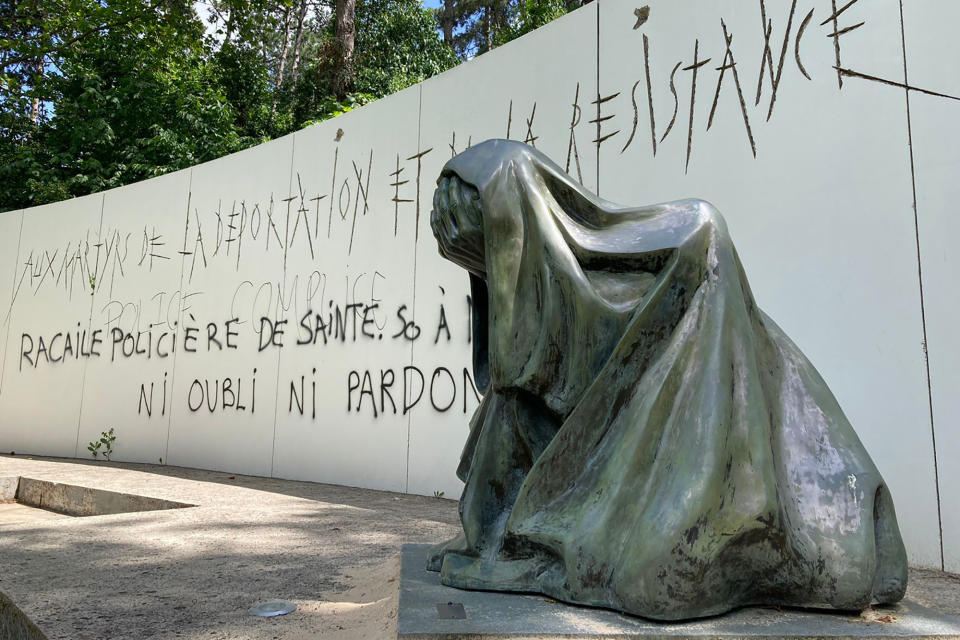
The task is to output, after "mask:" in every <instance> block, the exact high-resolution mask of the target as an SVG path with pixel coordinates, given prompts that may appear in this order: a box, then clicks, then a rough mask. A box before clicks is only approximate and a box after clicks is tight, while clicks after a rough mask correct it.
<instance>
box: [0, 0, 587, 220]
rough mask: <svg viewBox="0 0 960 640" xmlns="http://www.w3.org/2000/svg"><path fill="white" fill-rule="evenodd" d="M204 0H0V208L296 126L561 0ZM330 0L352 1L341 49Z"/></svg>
mask: <svg viewBox="0 0 960 640" xmlns="http://www.w3.org/2000/svg"><path fill="white" fill-rule="evenodd" d="M570 1H571V2H574V4H577V5H578V4H579V0H570ZM203 2H204V4H202V5H197V4H195V2H194V1H193V0H0V211H4V210H8V209H16V208H20V207H27V206H33V205H37V204H43V203H46V202H53V201H56V200H61V199H65V198H69V197H73V196H79V195H84V194H88V193H94V192H96V191H100V190H102V189H107V188H111V187H115V186H119V185H122V184H127V183H130V182H133V181H137V180H141V179H144V178H149V177H152V176H156V175H160V174H163V173H166V172H169V171H174V170H177V169H181V168H184V167H188V166H191V165H194V164H196V163H199V162H203V161H206V160H210V159H213V158H216V157H219V156H221V155H224V154H227V153H230V152H233V151H237V150H240V149H243V148H245V147H248V146H250V145H253V144H258V143H260V142H263V141H266V140H269V139H271V138H274V137H277V136H280V135H283V134H286V133H289V132H291V131H295V130H297V129H299V128H301V127H303V126H306V125H308V124H310V123H313V122H317V121H320V120H324V119H326V118H329V117H333V116H335V115H338V114H340V113H343V112H345V111H349V110H350V109H353V108H355V107H357V106H359V105H362V104H365V103H366V102H369V101H371V100H375V99H377V98H379V97H382V96H385V95H389V94H391V93H394V92H396V91H398V90H400V89H403V88H404V87H407V86H409V85H411V84H414V83H416V82H419V81H421V80H423V79H425V78H428V77H430V76H432V75H434V74H436V73H439V72H441V71H443V70H445V69H448V68H450V67H452V66H454V65H455V64H456V63H457V61H458V58H459V59H465V58H469V57H472V56H474V55H477V54H479V53H483V52H484V51H488V50H489V49H491V48H493V47H495V46H497V45H499V44H502V43H504V42H506V41H508V40H510V39H512V38H514V37H517V36H519V35H522V34H523V33H526V32H527V31H530V30H532V29H534V28H536V27H538V26H540V25H541V24H545V23H546V22H548V21H549V20H551V19H553V18H554V17H557V16H559V15H562V14H563V13H565V12H566V11H567V10H569V9H570V8H572V7H571V6H570V5H569V4H568V3H567V2H566V0H443V2H444V4H443V6H442V7H441V9H440V10H428V9H426V8H424V6H423V4H422V3H421V0H349V1H344V0H340V2H339V3H338V2H337V0H203ZM200 7H202V8H200ZM338 7H339V8H340V10H341V11H349V12H351V14H352V15H350V16H345V18H349V20H346V21H344V22H349V23H351V24H353V34H352V36H351V37H352V38H353V41H352V47H353V48H352V51H351V52H350V56H349V60H347V61H346V62H345V60H344V47H343V45H342V43H343V42H344V37H345V34H344V32H343V31H342V29H341V31H340V32H338V31H337V26H336V25H337V19H336V18H337V16H336V11H337V8H338ZM198 10H199V15H198ZM349 35H350V34H346V36H349ZM441 36H442V37H441ZM337 95H340V98H339V99H338V98H337Z"/></svg>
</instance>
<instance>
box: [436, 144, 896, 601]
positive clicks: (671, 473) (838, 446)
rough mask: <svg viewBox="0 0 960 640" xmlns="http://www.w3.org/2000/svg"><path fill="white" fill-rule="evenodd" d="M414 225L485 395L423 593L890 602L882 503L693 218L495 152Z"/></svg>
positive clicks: (488, 149)
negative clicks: (424, 238) (425, 224)
mask: <svg viewBox="0 0 960 640" xmlns="http://www.w3.org/2000/svg"><path fill="white" fill-rule="evenodd" d="M431 223H432V226H433V229H434V233H435V235H436V237H437V240H438V244H439V248H440V252H441V253H442V254H443V255H444V256H445V257H447V258H448V259H450V260H452V261H453V262H455V263H457V264H459V265H460V266H462V267H464V268H465V269H467V270H468V271H469V272H470V280H471V288H472V291H473V297H474V301H475V302H474V306H473V308H474V310H475V313H474V318H473V321H474V325H475V329H476V330H475V332H474V335H475V336H476V337H477V340H475V344H474V370H475V374H476V378H477V380H478V382H479V384H480V386H482V387H484V388H485V391H486V394H485V396H484V398H483V402H482V403H481V404H480V407H479V408H478V410H477V412H476V414H475V415H474V416H473V418H472V421H471V430H470V436H469V438H468V440H467V443H466V446H465V449H464V452H463V457H462V459H461V462H460V467H459V470H458V473H459V475H460V477H461V479H462V480H463V481H464V482H465V483H466V486H465V488H464V492H463V496H462V497H461V499H460V514H461V520H462V523H463V533H462V534H461V535H460V536H459V537H457V538H456V539H454V540H451V541H449V542H447V543H446V544H444V545H441V546H440V547H438V548H437V549H435V550H434V552H433V553H432V554H431V559H430V561H429V568H431V569H433V570H439V571H440V572H441V579H442V581H443V583H444V584H447V585H451V586H455V587H462V588H468V589H487V590H497V591H525V592H538V593H543V594H545V595H548V596H551V597H553V598H556V599H559V600H564V601H567V602H573V603H578V604H585V605H592V606H599V607H607V608H611V609H616V610H619V611H624V612H627V613H631V614H635V615H640V616H647V617H651V618H657V619H663V620H675V619H683V618H694V617H700V616H709V615H715V614H719V613H723V612H725V611H729V610H731V609H733V608H736V607H740V606H745V605H754V604H763V605H787V606H800V607H822V608H834V609H845V610H858V609H863V608H865V607H867V606H868V605H870V604H871V602H894V601H897V600H899V599H900V598H901V597H902V596H903V593H904V590H905V588H906V576H907V563H906V555H905V552H904V547H903V543H902V541H901V538H900V532H899V529H898V526H897V521H896V515H895V513H894V508H893V502H892V500H891V496H890V492H889V491H888V489H887V487H886V485H885V484H884V482H883V479H882V478H881V477H880V474H879V472H878V471H877V468H876V466H874V464H873V462H872V461H871V460H870V457H869V456H868V455H867V453H866V451H865V450H864V447H863V445H862V444H861V443H860V440H859V439H858V438H857V435H856V434H855V433H854V430H853V428H852V427H851V425H850V423H849V422H848V420H847V419H846V417H845V416H844V414H843V412H842V411H841V409H840V406H839V405H838V404H837V401H836V399H835V398H834V397H833V395H832V394H831V393H830V390H829V389H828V388H827V385H826V384H825V383H824V381H823V379H822V378H821V377H820V375H819V374H818V373H817V371H816V370H815V369H814V368H813V366H812V365H811V364H810V362H809V361H808V360H807V359H806V357H804V355H803V354H802V353H801V352H800V350H799V349H797V347H796V345H794V344H793V343H792V342H791V341H790V339H789V338H787V336H786V335H785V334H784V333H783V332H782V331H781V330H780V328H779V327H777V325H776V324H774V322H773V321H772V320H770V318H769V317H767V316H766V315H765V314H764V313H763V312H762V311H760V309H758V308H757V307H756V305H755V303H754V300H753V296H752V294H751V292H750V289H749V286H748V284H747V280H746V277H745V275H744V272H743V269H742V267H741V265H740V261H739V259H738V257H737V253H736V251H735V249H734V246H733V243H732V242H731V240H730V236H729V234H728V231H727V228H726V225H725V224H724V221H723V219H722V218H721V216H720V214H719V213H718V212H717V211H716V209H714V208H713V207H712V206H711V205H710V204H708V203H706V202H703V201H700V200H682V201H678V202H671V203H667V204H659V205H653V206H647V207H639V208H619V207H616V206H614V205H613V204H611V203H609V202H606V201H603V200H601V199H599V198H597V197H596V196H594V195H593V194H591V193H589V192H587V191H586V190H584V189H583V187H581V186H580V185H579V184H577V183H576V182H574V181H572V180H571V179H570V178H569V177H568V176H567V175H566V174H565V173H564V172H563V171H562V170H560V169H559V167H557V166H556V165H554V164H553V163H552V162H551V161H550V160H549V159H548V158H546V157H545V156H544V155H542V154H541V153H539V152H538V151H536V150H535V149H531V148H529V147H527V146H525V145H522V144H519V143H516V142H509V141H504V140H495V141H488V142H485V143H483V144H480V145H477V146H475V147H473V148H471V149H469V150H467V151H465V152H464V153H461V154H460V155H458V156H456V157H455V158H453V159H452V160H451V161H450V162H449V163H447V165H446V167H444V169H443V172H442V175H441V177H440V179H439V180H438V189H437V191H436V194H435V197H434V211H433V214H432V219H431ZM484 338H485V339H484Z"/></svg>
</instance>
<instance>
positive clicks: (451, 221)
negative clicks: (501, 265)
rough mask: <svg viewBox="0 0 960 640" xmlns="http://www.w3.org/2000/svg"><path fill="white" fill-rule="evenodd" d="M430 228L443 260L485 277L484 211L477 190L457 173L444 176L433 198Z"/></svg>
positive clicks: (439, 181)
mask: <svg viewBox="0 0 960 640" xmlns="http://www.w3.org/2000/svg"><path fill="white" fill-rule="evenodd" d="M430 226H431V227H432V228H433V235H434V236H435V237H436V239H437V245H438V247H439V250H440V254H441V255H442V256H443V257H444V258H446V259H447V260H450V261H451V262H454V263H456V264H458V265H460V266H461V267H463V268H464V269H466V270H467V271H469V272H470V273H472V274H474V275H476V276H479V277H481V278H485V277H486V265H485V258H484V253H485V252H484V237H483V208H482V206H481V203H480V193H479V192H478V191H477V189H476V187H474V186H472V185H470V184H467V183H466V182H464V181H463V180H461V179H460V177H459V176H457V175H456V174H455V173H444V174H443V175H442V176H441V177H440V179H439V180H438V181H437V190H436V191H435V192H434V194H433V211H432V212H431V213H430Z"/></svg>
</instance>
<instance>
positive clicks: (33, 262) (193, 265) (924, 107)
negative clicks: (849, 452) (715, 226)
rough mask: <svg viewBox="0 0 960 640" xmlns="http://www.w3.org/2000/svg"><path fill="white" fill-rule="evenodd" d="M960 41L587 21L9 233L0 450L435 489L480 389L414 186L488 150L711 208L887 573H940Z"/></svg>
mask: <svg viewBox="0 0 960 640" xmlns="http://www.w3.org/2000/svg"><path fill="white" fill-rule="evenodd" d="M643 4H648V5H649V8H650V12H649V19H648V20H646V22H643V21H641V20H638V18H637V15H636V14H635V9H637V8H638V7H639V6H642V5H643ZM641 22H642V23H641ZM958 23H960V5H958V4H957V3H955V2H951V1H949V0H927V1H925V2H902V0H871V1H870V2H867V1H866V0H855V1H854V2H852V3H849V2H842V3H841V2H839V1H836V2H835V1H834V0H756V1H740V0H723V1H719V2H718V1H716V0H687V1H686V2H676V1H673V0H644V3H641V4H639V5H638V3H629V2H626V1H625V0H596V1H595V2H593V3H592V4H590V5H587V6H585V7H583V8H581V9H579V10H577V11H576V12H574V13H572V14H570V15H568V16H566V17H565V18H562V19H560V20H557V21H555V22H553V23H551V24H549V25H547V26H546V27H544V28H542V29H539V30H537V31H536V32H534V33H532V34H529V35H527V36H525V37H523V38H521V39H519V40H517V41H515V42H512V43H510V44H509V45H506V46H504V47H501V48H499V49H496V50H495V51H493V52H491V53H488V54H485V55H483V56H480V57H478V58H477V59H475V60H473V61H470V62H468V63H465V64H462V65H460V66H459V67H457V68H455V69H453V70H451V71H448V72H446V73H444V74H442V75H440V76H437V77H435V78H432V79H430V80H427V81H425V82H423V83H421V84H420V85H417V86H414V87H411V88H409V89H406V90H404V91H402V92H400V93H398V94H396V95H393V96H390V97H388V98H385V99H383V100H380V101H378V102H376V103H373V104H371V105H368V106H366V107H363V108H362V109H358V110H356V111H353V112H350V113H348V114H346V115H344V116H341V117H338V118H335V119H333V120H330V121H327V122H323V123H321V124H318V125H315V126H312V127H310V128H308V129H304V130H302V131H298V132H296V133H294V134H292V135H289V136H286V137H284V138H281V139H278V140H274V141H272V142H270V143H267V144H264V145H260V146H258V147H255V148H253V149H249V150H247V151H243V152H241V153H237V154H234V155H232V156H228V157H225V158H221V159H219V160H215V161H213V162H209V163H206V164H203V165H200V166H196V167H193V168H191V169H187V170H183V171H180V172H177V173H174V174H170V175H167V176H163V177H160V178H156V179H153V180H148V181H145V182H141V183H138V184H133V185H129V186H127V187H123V188H119V189H114V190H112V191H108V192H106V193H102V194H96V195H92V196H87V197H84V198H77V199H74V200H70V201H66V202H61V203H57V204H52V205H46V206H41V207H35V208H32V209H27V210H24V211H13V212H8V213H5V214H2V215H0V299H4V300H9V304H8V305H4V306H5V307H6V312H5V313H3V315H2V317H0V322H2V325H0V361H2V365H0V450H2V451H4V452H6V451H16V452H17V453H24V454H27V453H32V454H46V455H56V456H67V457H88V455H89V454H88V452H87V451H86V445H87V443H88V442H90V441H92V440H95V439H97V438H98V437H99V434H100V432H101V431H104V430H106V429H109V428H111V427H112V428H114V429H115V430H116V434H117V440H116V444H115V455H114V459H116V460H128V461H140V462H158V461H161V460H162V462H163V463H165V464H175V465H185V466H192V467H202V468H208V469H216V470H223V471H230V472H238V473H250V474H258V475H269V476H276V477H282V478H295V479H304V480H315V481H323V482H333V483H341V484H349V485H356V486H362V487H370V488H377V489H390V490H395V491H408V492H413V493H420V494H426V495H430V494H433V493H434V492H439V491H443V492H444V493H445V494H446V495H447V496H448V497H454V496H456V495H458V494H459V491H460V488H461V485H460V482H459V481H458V480H457V479H456V477H455V474H454V471H455V468H456V466H457V462H458V460H459V454H460V449H461V447H462V445H463V442H464V439H465V437H466V434H467V420H468V418H469V416H470V414H471V413H472V412H473V410H474V408H475V407H476V406H477V403H478V395H477V393H476V390H475V388H474V386H473V381H472V380H471V379H470V377H469V376H470V373H472V372H471V371H470V370H469V366H470V363H469V343H470V339H471V336H470V334H469V323H468V318H469V314H468V310H469V304H470V301H469V298H468V292H469V289H468V286H467V278H466V275H465V273H464V272H463V271H461V270H460V269H458V268H457V267H455V266H453V265H452V264H449V263H447V262H445V261H444V260H442V259H441V258H440V256H439V255H438V254H437V251H436V245H435V242H434V240H433V237H432V234H431V232H430V228H429V212H430V209H431V202H432V193H433V185H434V181H435V180H436V177H437V175H438V173H439V170H440V168H441V167H442V165H443V163H444V162H446V160H448V159H449V158H450V157H452V155H454V154H455V153H456V152H459V151H461V150H463V149H465V148H467V147H468V146H470V145H471V144H474V143H476V142H479V141H481V140H485V139H487V138H511V139H514V140H521V141H526V142H528V143H531V144H533V145H535V146H536V147H537V148H538V149H540V150H541V151H543V152H545V153H546V154H547V155H549V156H550V157H552V158H553V159H554V160H555V161H556V162H557V163H558V164H560V165H561V166H562V167H564V168H566V170H567V171H568V173H569V174H570V175H571V176H573V177H574V178H576V179H577V180H579V181H581V182H582V183H583V184H584V185H585V186H587V187H588V188H590V189H591V190H594V191H598V192H599V193H600V194H601V195H602V196H603V197H604V198H607V199H609V200H612V201H615V202H618V203H623V204H643V203H652V202H661V201H668V200H673V199H678V198H684V197H700V198H704V199H706V200H709V201H711V202H712V203H713V204H715V205H716V206H717V207H718V208H719V209H720V211H721V212H722V213H723V214H724V216H725V217H726V218H727V221H728V224H729V226H730V229H731V232H732V234H733V238H734V242H735V243H736V244H737V247H738V249H739V252H740V256H741V258H742V260H743V263H744V266H745V268H746V272H747V275H748V278H749V279H750V282H751V284H752V287H753V291H754V293H755V296H756V298H757V300H758V303H759V304H760V305H761V307H762V308H763V309H764V310H765V311H766V312H767V313H768V314H770V315H771V316H772V317H773V318H774V319H775V320H776V321H777V322H778V323H779V324H780V325H781V326H782V327H783V328H784V329H785V330H786V331H787V333H788V334H789V335H790V336H791V337H792V338H793V340H794V341H795V342H796V343H797V344H798V345H799V346H800V347H801V348H802V349H803V350H804V351H805V352H806V353H807V355H808V356H809V357H810V358H811V360H812V361H813V362H814V364H815V365H816V366H817V367H818V369H819V370H820V372H821V373H822V374H823V376H824V378H825V379H826V381H827V382H828V384H829V385H830V387H831V389H832V390H833V392H834V393H835V395H836V396H837V398H838V399H839V401H840V403H841V405H842V406H843V408H844V410H845V411H846V413H847V415H848V416H849V418H850V419H851V421H852V422H853V424H854V426H855V427H856V429H857V430H858V433H859V434H860V436H861V438H862V439H863V441H864V443H865V444H866V447H867V449H868V450H869V451H870V453H871V455H872V456H873V458H874V460H875V461H876V462H877V464H878V466H879V467H880V470H881V472H882V473H883V474H884V477H885V478H886V480H887V482H888V483H889V485H890V487H891V490H892V492H893V495H894V499H895V501H896V505H897V510H898V513H899V519H900V525H901V529H902V532H903V535H904V538H905V541H906V544H907V547H908V552H909V555H910V559H911V561H912V562H913V563H915V564H920V565H924V566H932V567H941V566H942V567H945V568H947V569H948V570H953V571H960V508H958V495H960V466H958V465H957V460H958V459H960V368H958V367H957V364H956V363H957V362H958V360H960V338H958V337H957V336H958V334H957V331H956V327H957V326H958V324H960V295H958V286H957V284H956V282H957V278H958V277H960V250H958V248H957V247H956V246H955V245H956V244H957V238H960V216H958V215H957V211H956V208H957V205H956V203H957V202H958V201H960V180H958V179H957V175H958V174H960V146H958V145H957V144H956V141H957V138H958V136H957V134H958V133H960V125H958V124H957V123H958V122H960V74H958V73H957V72H956V69H957V68H958V67H960V44H958V43H957V40H956V39H955V38H954V37H953V36H954V29H955V25H956V24H958ZM441 318H443V319H444V320H445V325H446V326H444V322H443V321H442V320H441Z"/></svg>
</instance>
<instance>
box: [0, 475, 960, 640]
mask: <svg viewBox="0 0 960 640" xmlns="http://www.w3.org/2000/svg"><path fill="white" fill-rule="evenodd" d="M5 476H27V477H32V478H38V479H42V480H49V481H54V482H65V483H70V484H76V485H81V486H87V487H96V488H98V489H106V490H110V491H119V492H124V493H135V494H140V495H146V496H150V497H155V498H162V499H166V500H173V501H177V502H186V503H190V504H196V505H199V506H197V507H195V508H187V509H171V510H165V511H150V512H140V513H125V514H117V515H108V516H96V517H87V518H71V517H58V516H55V515H54V516H51V515H50V514H49V513H48V512H44V511H39V510H34V509H28V508H26V507H23V506H22V505H0V592H4V593H6V594H7V596H9V597H10V599H11V600H12V601H13V602H14V603H16V604H17V605H18V606H19V607H20V609H22V610H23V611H24V613H26V614H27V615H28V616H29V617H30V618H31V619H33V620H34V621H35V622H37V624H38V625H39V627H40V628H41V629H42V630H43V631H44V632H45V633H46V634H47V636H48V637H49V638H50V639H51V640H54V639H61V638H63V639H66V638H70V639H81V640H82V639H84V638H87V639H94V638H96V639H104V640H107V639H110V638H194V639H200V638H230V639H231V640H233V639H246V638H250V639H254V638H256V639H260V638H264V639H278V640H280V639H282V640H288V639H294V638H333V639H335V640H353V639H359V638H384V639H386V638H390V639H393V638H396V629H397V622H396V614H397V593H398V591H397V577H398V576H399V569H400V564H399V550H400V545H401V544H402V543H404V542H419V543H428V542H436V541H439V540H442V539H445V538H448V537H451V536H453V535H454V534H455V533H456V532H457V530H458V524H457V510H456V503H455V502H454V501H452V500H443V499H436V498H424V497H418V496H407V495H401V494H394V493H388V492H381V491H368V490H362V489H353V488H347V487H338V486H331V485H322V484H315V483H309V482H293V481H286V480H275V479H269V478H256V477H249V476H239V475H238V476H231V475H230V474H225V473H217V472H210V471H196V470H191V469H182V468H177V467H167V466H159V465H138V464H120V463H103V462H85V461H77V460H55V459H40V458H36V459H28V458H25V457H21V456H16V457H11V456H0V478H2V477H5ZM31 514H33V515H31ZM908 597H910V598H912V599H913V600H914V601H916V602H918V603H920V604H922V605H925V606H929V607H931V608H935V609H937V610H940V611H943V612H945V613H950V614H954V615H956V614H958V613H960V577H957V576H953V575H951V574H944V573H941V572H936V571H926V570H923V571H914V572H912V573H911V582H910V588H909V590H908ZM278 598H282V599H287V600H292V601H293V602H295V603H296V604H297V605H298V607H299V609H298V610H297V611H296V612H295V613H293V614H291V615H288V616H284V617H281V618H274V619H258V618H253V617H251V616H249V615H247V609H248V608H249V607H250V606H252V605H253V604H255V603H257V602H260V601H263V600H270V599H278Z"/></svg>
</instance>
